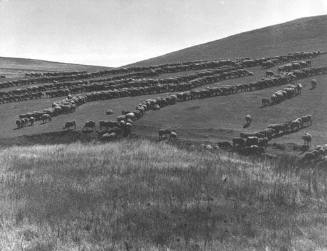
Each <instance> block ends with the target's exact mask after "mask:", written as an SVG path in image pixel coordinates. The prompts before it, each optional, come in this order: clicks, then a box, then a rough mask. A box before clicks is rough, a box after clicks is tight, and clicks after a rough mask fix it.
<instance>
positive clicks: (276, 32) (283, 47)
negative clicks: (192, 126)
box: [133, 15, 327, 66]
mask: <svg viewBox="0 0 327 251" xmlns="http://www.w3.org/2000/svg"><path fill="white" fill-rule="evenodd" d="M302 50H307V51H309V50H322V51H326V50H327V15H323V16H314V17H307V18H301V19H296V20H294V21H290V22H287V23H282V24H277V25H273V26H268V27H265V28H261V29H257V30H253V31H248V32H244V33H240V34H237V35H233V36H230V37H226V38H223V39H219V40H216V41H213V42H209V43H205V44H200V45H196V46H192V47H189V48H186V49H183V50H179V51H175V52H171V53H168V54H166V55H162V56H159V57H155V58H151V59H147V60H143V61H140V62H137V63H134V64H133V65H138V66H148V65H156V64H165V63H176V62H181V61H191V60H200V59H203V60H212V59H220V58H235V57H240V56H241V57H263V56H269V55H281V54H285V53H286V54H287V53H288V52H294V51H302Z"/></svg>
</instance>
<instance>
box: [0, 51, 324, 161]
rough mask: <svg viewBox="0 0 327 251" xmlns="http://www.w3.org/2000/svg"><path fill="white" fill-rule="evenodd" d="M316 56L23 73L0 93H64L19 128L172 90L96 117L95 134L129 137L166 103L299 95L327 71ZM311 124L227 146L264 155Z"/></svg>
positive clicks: (21, 96) (279, 127)
mask: <svg viewBox="0 0 327 251" xmlns="http://www.w3.org/2000/svg"><path fill="white" fill-rule="evenodd" d="M319 55H320V52H319V51H314V52H297V53H291V54H288V55H285V56H275V57H269V58H260V59H250V58H241V59H237V60H235V61H232V60H220V61H194V62H184V63H176V64H165V65H158V66H151V67H131V68H118V69H112V70H105V71H99V72H93V73H87V72H82V71H81V72H66V73H59V72H58V73H42V74H39V73H35V74H33V73H31V74H26V77H27V78H26V79H21V80H15V81H7V82H1V83H0V89H1V88H8V87H12V86H20V87H21V88H19V89H14V90H7V91H1V92H0V104H1V103H8V102H19V101H24V100H28V99H37V98H53V97H65V98H63V99H62V100H60V101H58V102H54V103H53V104H52V106H51V107H49V108H47V109H43V110H40V111H33V112H28V113H25V114H20V115H19V116H18V119H17V120H16V126H17V128H18V129H19V128H23V127H25V126H33V125H34V123H35V122H36V121H41V122H42V123H47V122H50V121H51V120H52V118H53V117H55V116H59V115H61V114H66V113H72V112H74V111H75V110H76V108H77V107H78V106H80V105H83V104H85V103H87V102H93V101H101V100H108V99H113V98H122V97H133V96H141V95H148V94H160V93H174V94H168V95H167V96H166V97H157V98H151V99H146V100H144V101H143V102H141V103H139V104H138V105H137V106H136V108H135V110H134V111H131V112H129V111H128V112H123V114H122V115H119V116H117V118H116V120H115V121H108V120H102V121H99V123H98V124H99V131H97V133H98V136H99V138H100V139H101V140H111V139H115V138H119V137H126V136H128V135H130V133H131V130H132V127H133V125H134V122H135V121H136V120H138V119H141V118H142V117H143V116H144V114H145V113H146V112H148V111H150V110H151V111H156V110H160V109H161V108H163V107H165V106H169V105H175V104H177V103H179V102H185V101H189V100H194V99H203V98H209V97H214V96H226V95H233V94H237V93H241V92H251V91H257V90H262V89H266V88H271V87H276V86H282V85H287V86H286V87H285V88H283V89H282V90H279V91H276V92H274V93H273V94H272V96H271V97H270V98H263V99H262V105H263V106H266V105H272V104H277V103H280V102H282V101H284V100H286V99H289V98H292V97H295V96H297V95H300V94H301V90H302V87H303V86H302V85H301V84H299V83H297V84H296V83H295V82H296V81H297V80H300V79H303V78H308V77H311V76H316V75H322V74H327V67H311V61H310V60H307V59H311V58H314V57H316V56H319ZM283 63H284V65H282V66H280V67H278V73H274V72H272V71H267V72H266V78H262V79H261V80H258V81H256V82H250V83H246V84H237V85H228V86H219V85H217V86H206V85H211V84H214V83H217V82H219V81H223V80H226V79H234V78H240V77H245V76H251V75H253V73H252V72H250V71H248V70H246V69H244V68H247V67H254V66H261V67H263V68H265V69H267V68H270V67H272V66H276V65H277V64H283ZM183 71H195V72H191V73H190V74H188V75H186V76H175V77H166V78H158V76H159V75H160V74H165V73H177V72H183ZM316 83H317V81H316V80H312V86H316ZM204 86H206V87H204ZM75 94H78V95H75ZM73 95H74V96H73ZM311 122H312V119H311V115H308V116H304V117H301V118H297V119H295V120H293V121H288V122H285V123H282V124H275V125H270V126H268V127H267V128H266V129H264V130H262V131H259V132H256V133H251V134H249V133H248V134H246V133H241V135H240V137H239V138H234V139H233V141H232V144H230V145H231V146H232V147H233V148H234V149H235V150H237V151H239V152H242V153H246V154H252V153H262V152H264V150H265V147H266V146H267V144H268V142H269V140H271V139H272V138H276V137H280V136H282V135H284V134H287V133H292V132H296V131H298V130H300V129H302V128H304V127H306V126H309V125H311ZM249 125H250V123H249ZM76 127H77V125H76V121H74V120H72V121H68V122H66V124H65V125H64V127H63V129H65V130H71V129H76ZM95 128H96V123H95V122H94V121H87V122H86V123H85V125H84V127H83V130H82V131H84V132H92V131H94V129H95ZM158 133H159V139H160V140H162V139H176V138H177V133H176V132H175V131H173V130H169V129H161V130H159V132H158ZM310 137H311V135H307V134H306V135H305V136H304V138H303V140H305V142H308V141H310V142H311V138H310ZM320 152H321V151H320ZM308 158H309V157H308Z"/></svg>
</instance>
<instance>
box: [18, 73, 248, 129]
mask: <svg viewBox="0 0 327 251" xmlns="http://www.w3.org/2000/svg"><path fill="white" fill-rule="evenodd" d="M246 74H250V73H249V72H248V71H246V70H237V71H236V72H235V71H230V72H228V73H225V72H223V73H221V74H217V75H214V76H210V77H203V78H200V79H198V80H197V81H191V82H188V83H183V84H180V85H178V84H175V85H161V86H153V87H144V88H140V87H139V88H130V89H128V88H122V89H118V90H110V91H101V92H91V93H87V94H83V95H77V96H74V97H72V96H70V95H69V97H68V98H66V99H64V100H62V101H60V102H57V103H54V104H53V105H52V107H51V108H47V109H44V110H42V111H35V112H31V113H27V114H20V115H19V116H18V117H19V119H18V120H17V121H16V125H17V128H22V127H24V126H26V125H27V124H26V123H25V122H23V121H20V120H22V119H28V118H33V119H34V121H38V120H42V121H43V123H44V122H46V121H50V120H43V119H42V118H43V117H44V118H45V116H42V115H44V114H48V115H49V116H50V117H55V116H58V115H60V114H65V113H67V112H73V111H75V109H76V107H77V106H79V105H82V104H84V103H86V102H92V101H99V100H107V99H113V98H121V97H128V96H139V95H146V94H155V93H163V92H171V91H178V90H185V89H186V90H189V89H192V88H195V87H198V86H201V85H205V84H209V83H211V82H217V81H221V80H224V79H226V78H230V77H231V76H233V77H241V76H244V75H246ZM167 87H169V88H167ZM222 90H224V88H222ZM195 93H197V92H195ZM194 95H195V94H194ZM46 117H48V116H46ZM33 124H34V123H33ZM18 125H20V126H18Z"/></svg>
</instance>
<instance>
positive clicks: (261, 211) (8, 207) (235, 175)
mask: <svg viewBox="0 0 327 251" xmlns="http://www.w3.org/2000/svg"><path fill="white" fill-rule="evenodd" d="M325 180H326V179H325V174H324V171H323V170H322V171H320V173H319V174H317V172H315V171H312V170H310V169H303V170H296V169H295V168H293V167H289V166H287V165H285V163H284V165H283V166H280V165H279V166H272V165H270V164H267V163H263V162H257V163H254V162H250V161H248V160H245V159H243V160H241V159H238V158H232V157H228V156H226V155H224V154H223V153H220V154H214V153H209V152H205V153H204V152H196V151H195V152H187V151H184V150H180V149H177V148H175V147H173V146H170V145H167V144H164V143H163V144H157V143H151V142H149V141H142V140H135V141H123V142H117V143H110V144H104V145H82V144H71V145H55V146H33V147H12V148H9V149H4V150H2V151H1V152H0V250H292V249H293V250H318V249H321V250H323V248H324V247H326V246H327V237H326V230H327V214H326V213H327V205H326V194H327V193H325V184H326V181H325Z"/></svg>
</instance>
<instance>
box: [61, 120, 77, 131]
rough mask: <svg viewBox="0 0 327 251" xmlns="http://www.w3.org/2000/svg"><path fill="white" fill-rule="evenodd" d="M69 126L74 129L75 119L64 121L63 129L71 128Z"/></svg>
mask: <svg viewBox="0 0 327 251" xmlns="http://www.w3.org/2000/svg"><path fill="white" fill-rule="evenodd" d="M71 128H74V129H75V130H76V121H75V120H74V121H69V122H66V123H65V126H64V127H63V129H64V130H65V129H68V130H69V129H71Z"/></svg>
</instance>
